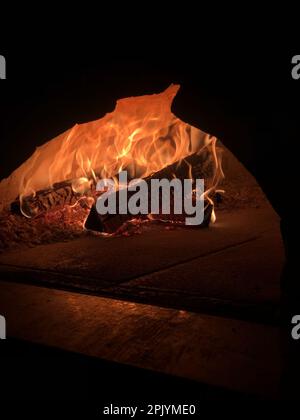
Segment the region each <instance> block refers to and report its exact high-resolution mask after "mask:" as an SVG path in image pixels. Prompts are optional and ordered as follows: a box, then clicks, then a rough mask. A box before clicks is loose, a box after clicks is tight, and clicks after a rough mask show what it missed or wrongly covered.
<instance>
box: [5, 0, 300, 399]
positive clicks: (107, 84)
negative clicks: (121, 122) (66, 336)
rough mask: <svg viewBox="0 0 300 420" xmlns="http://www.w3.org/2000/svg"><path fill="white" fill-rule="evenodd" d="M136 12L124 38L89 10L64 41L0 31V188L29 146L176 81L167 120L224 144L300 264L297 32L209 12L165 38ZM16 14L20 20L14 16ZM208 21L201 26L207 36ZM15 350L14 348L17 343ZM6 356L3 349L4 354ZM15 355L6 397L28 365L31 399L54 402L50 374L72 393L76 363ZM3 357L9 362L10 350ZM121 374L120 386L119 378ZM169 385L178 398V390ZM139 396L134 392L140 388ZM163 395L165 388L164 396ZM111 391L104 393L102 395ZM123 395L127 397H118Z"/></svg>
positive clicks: (83, 374) (106, 17)
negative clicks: (0, 65)
mask: <svg viewBox="0 0 300 420" xmlns="http://www.w3.org/2000/svg"><path fill="white" fill-rule="evenodd" d="M245 8H246V6H245ZM194 13H195V12H194ZM56 14H57V15H60V12H59V11H57V10H56ZM91 14H97V16H96V17H97V19H98V21H97V22H96V24H95V23H92V22H90V17H91V16H90V15H91ZM141 14H142V18H141V22H140V24H139V26H138V27H137V26H136V20H135V19H134V18H133V17H132V19H131V20H130V21H128V20H126V19H125V18H124V19H122V16H121V19H122V20H123V23H124V25H123V26H122V27H121V28H120V27H119V26H118V25H117V24H116V22H115V20H114V15H113V14H106V12H104V11H103V10H101V11H99V12H97V11H96V10H93V9H91V10H90V11H89V16H88V19H86V20H85V17H84V16H82V19H81V20H79V21H77V22H76V23H75V22H72V20H71V18H69V21H68V23H69V25H68V29H66V30H65V33H64V35H63V36H61V35H60V36H57V34H56V22H55V21H54V20H51V19H49V22H48V27H49V29H47V30H46V32H47V35H46V36H45V35H42V34H41V32H40V28H38V29H36V28H34V29H32V27H31V23H29V22H28V21H27V20H25V21H24V22H23V26H22V27H19V25H18V21H17V20H16V21H15V20H14V19H15V18H16V16H14V19H13V21H11V24H8V25H7V26H5V28H3V27H2V28H1V29H4V30H3V33H2V32H1V38H0V54H2V55H4V56H5V58H6V61H7V80H0V141H1V153H0V178H3V177H6V176H8V175H9V174H10V173H11V172H12V171H13V170H14V169H15V168H16V167H18V166H19V165H20V164H21V163H22V162H23V161H24V160H25V159H27V158H28V157H29V156H30V155H31V154H32V152H33V151H34V149H35V147H36V146H38V145H41V144H43V143H44V142H45V141H47V140H49V139H51V138H53V137H54V136H56V135H58V134H60V133H61V132H62V131H64V130H66V129H68V128H69V127H71V126H72V125H74V124H75V123H81V122H87V121H90V120H93V119H97V118H100V117H101V116H103V115H104V114H105V113H106V112H110V111H112V110H113V108H114V104H115V101H116V99H118V98H121V97H126V96H134V95H141V94H149V93H156V92H160V91H162V90H163V89H165V88H166V87H167V86H168V85H169V84H170V83H180V84H181V86H182V89H181V91H180V93H179V94H178V97H177V98H176V100H175V102H174V106H173V111H174V113H175V114H176V115H177V116H178V117H180V118H182V119H183V120H184V121H186V122H189V123H191V124H194V125H196V126H198V127H199V128H201V129H203V130H205V131H208V132H210V133H212V134H215V135H217V136H219V137H220V139H221V140H222V141H223V142H224V144H225V145H226V146H227V147H229V148H230V149H231V150H232V152H234V153H235V154H236V156H237V157H238V158H239V159H240V160H241V161H242V162H243V163H244V164H245V165H246V166H247V168H248V169H249V170H250V171H251V172H252V173H253V174H254V175H255V176H256V178H257V180H258V181H259V183H260V184H261V186H262V187H263V189H264V191H265V192H266V194H267V196H268V197H269V199H270V200H271V203H272V204H273V206H274V207H275V209H276V211H277V212H278V213H279V214H280V216H281V217H282V219H283V221H284V222H283V225H284V229H283V230H284V237H285V240H286V241H287V242H288V248H289V250H290V249H292V251H290V255H291V254H292V256H293V258H292V259H293V260H296V259H297V258H296V257H297V241H295V236H296V233H295V232H296V230H297V228H296V227H297V225H298V224H299V222H298V218H297V216H296V217H295V207H296V208H297V206H298V205H297V203H296V200H297V194H298V193H297V180H298V173H297V169H298V165H299V164H298V155H297V149H298V142H299V139H300V128H299V126H300V124H299V107H300V105H299V101H300V80H298V81H297V80H293V79H292V77H291V69H292V64H291V59H292V57H293V56H294V55H296V54H300V45H299V44H298V46H297V44H296V45H295V39H297V38H295V37H293V36H289V35H288V34H287V29H286V28H287V26H288V25H292V24H291V23H290V21H289V20H286V19H285V18H284V17H283V16H282V18H281V19H279V20H278V21H276V22H275V23H274V22H273V21H272V19H273V18H271V11H270V15H269V16H268V17H267V18H264V19H262V21H261V20H260V14H259V13H257V15H255V17H254V19H253V18H252V19H251V18H250V25H248V26H247V29H246V31H243V32H241V28H243V26H244V25H245V22H246V18H247V16H246V15H247V11H246V10H245V11H244V13H243V17H242V18H234V21H235V22H234V25H233V26H232V24H231V23H229V22H228V21H227V20H226V19H227V18H225V16H224V21H225V22H224V23H225V25H224V26H225V27H222V29H221V28H219V27H218V24H217V23H216V22H215V15H214V14H211V15H205V14H204V15H203V14H201V13H199V12H197V15H196V13H195V16H194V19H193V20H192V21H191V20H190V17H191V15H192V14H193V12H191V14H190V15H189V18H188V19H186V17H185V18H183V20H184V25H182V18H181V9H176V16H175V19H174V18H173V17H171V16H169V17H168V23H169V26H168V28H166V27H165V25H164V24H165V22H163V25H162V26H163V30H162V29H161V26H160V27H158V26H157V21H156V20H155V19H154V20H152V21H151V20H150V23H149V22H147V24H146V22H145V20H144V17H145V13H143V12H142V13H141ZM157 14H159V11H157ZM16 15H18V17H19V19H21V20H22V12H21V10H19V9H18V13H16ZM2 19H3V20H5V18H4V16H3V17H2ZM84 20H85V24H83V23H82V22H83V21H84ZM259 20H260V32H259V33H258V21H259ZM38 21H39V26H40V27H42V26H43V25H44V23H46V21H48V19H47V10H45V11H44V18H43V19H39V20H38ZM204 21H206V23H208V28H207V27H205V28H204V26H203V22H204ZM63 23H64V22H63ZM104 23H105V26H104ZM103 26H104V28H103ZM271 26H272V30H271ZM86 27H87V28H88V29H86ZM91 27H93V31H92V32H90V29H91ZM191 28H192V30H191ZM229 28H230V30H231V33H230V36H229V37H228V32H229ZM100 29H101V30H100ZM245 32H246V34H245ZM29 33H30V36H28V34H29ZM145 34H146V35H147V36H146V40H145ZM55 35H56V36H55ZM225 35H226V36H225ZM284 35H285V36H284ZM294 45H295V46H294ZM294 257H295V258H294ZM287 277H290V275H289V276H287ZM298 312H299V311H298ZM294 313H296V312H294ZM12 347H13V348H15V344H14V343H13V345H12ZM7 348H9V349H10V345H9V344H8V345H7ZM14 351H15V352H16V354H15V353H14V354H13V355H12V358H11V359H9V358H7V359H5V360H6V362H5V363H7V360H10V363H11V365H9V364H8V365H7V366H6V368H7V371H8V370H9V369H10V367H13V366H17V368H14V370H13V376H12V377H11V381H12V383H11V385H10V386H11V387H12V388H13V380H16V381H18V373H20V374H21V376H22V374H24V375H28V376H30V375H29V373H28V370H27V368H26V366H28V361H29V366H32V369H33V372H32V378H31V379H33V378H35V379H37V380H38V383H35V384H33V386H31V387H30V388H29V390H30V391H29V392H31V390H32V391H33V392H37V390H40V393H41V394H43V395H45V393H46V394H47V393H48V392H49V393H51V390H52V384H54V383H55V372H56V373H57V374H59V373H61V374H62V377H63V378H64V381H63V383H64V384H65V383H66V386H69V385H72V382H73V381H74V377H73V376H72V375H71V376H70V375H69V373H68V372H64V371H63V370H62V367H63V366H65V363H66V361H67V360H68V362H67V363H69V364H72V363H73V359H72V360H71V359H70V358H69V357H68V358H67V357H66V356H65V355H64V356H63V357H61V356H60V355H58V356H56V357H54V358H53V355H51V357H50V359H49V360H50V362H49V360H48V361H47V357H48V356H47V357H46V359H45V356H44V355H43V354H42V353H41V354H40V353H39V352H37V353H36V350H35V349H33V350H31V349H30V350H26V349H25V350H24V349H23V347H22V345H19V346H17V347H16V350H14ZM46 351H48V350H46ZM32 352H33V354H32ZM4 354H5V355H6V357H7V356H8V354H6V351H5V352H4ZM9 354H10V351H9ZM15 357H17V358H18V362H17V365H16V359H15ZM1 360H2V359H1ZM36 360H38V363H36V362H35V361H36ZM49 363H50V366H51V372H49V369H48V368H47V366H48V365H49ZM80 363H83V362H82V361H81V362H79V364H78V363H77V362H76V361H75V365H76V366H77V368H78V366H80ZM55 366H57V367H56V370H55ZM67 366H69V365H67ZM52 367H53V371H52ZM74 368H75V369H76V367H74ZM34 369H35V371H34ZM68 369H69V368H68ZM70 369H72V370H73V365H72V368H70ZM80 369H82V368H81V367H80V368H79V370H78V381H79V383H84V381H85V380H90V381H92V383H91V385H90V386H91V389H93V387H94V385H95V386H96V385H97V377H96V376H94V377H93V378H92V377H91V376H89V374H90V373H91V372H93V371H94V367H93V366H92V367H91V368H90V370H89V371H88V372H89V373H87V371H86V369H85V368H84V369H82V370H80ZM105 369H106V368H105ZM16 371H17V372H16ZM117 371H118V372H119V375H120V377H122V371H121V370H117ZM102 373H103V371H102ZM7 375H8V376H9V372H7ZM99 375H101V370H100V371H99ZM19 376H20V375H19ZM108 376H109V374H108ZM146 376H147V375H146ZM87 377H88V379H87ZM49 378H50V380H48V379H49ZM68 378H69V379H68ZM70 378H71V379H70ZM137 378H139V379H137ZM137 378H136V380H139V381H141V383H143V384H147V383H149V386H148V387H147V386H146V388H145V391H147V392H148V391H149V392H151V386H152V388H153V387H155V386H157V384H158V383H160V381H161V378H159V379H158V380H153V381H152V382H151V381H150V382H148V381H149V378H147V377H145V375H144V374H143V375H142V376H141V377H138V374H137ZM123 380H124V377H123ZM166 381H167V382H166V387H167V386H170V384H171V382H170V381H169V380H166ZM27 383H28V382H27V380H25V376H24V377H23V379H22V381H21V384H22V385H23V384H24V387H26V385H27ZM167 383H168V384H169V385H167ZM172 383H173V382H172ZM40 384H41V387H40ZM173 386H174V388H176V386H177V384H176V383H173ZM124 387H125V388H126V384H125V385H124ZM184 387H185V384H184V385H183V386H182V389H183V388H184ZM138 388H139V387H138V386H135V390H137V389H138ZM163 388H165V387H164V385H163V384H162V385H161V388H160V389H161V392H162V393H163ZM59 389H60V388H59ZM94 389H95V388H94ZM113 389H114V388H113V384H110V385H109V388H108V389H107V395H108V396H110V395H111V394H112V393H113ZM187 389H188V388H187ZM43 390H45V393H43ZM73 391H74V386H72V387H71V392H70V393H72V394H73V396H74V393H73ZM19 392H20V394H22V392H21V391H19ZM119 392H120V394H122V390H121V389H120V387H119ZM197 392H198V390H197ZM25 394H26V393H25ZM76 395H77V394H76V393H75V396H76ZM174 395H175V394H174ZM197 395H198V394H197ZM145 396H146V395H145V394H144V395H142V397H143V398H145ZM133 397H134V395H133ZM115 398H118V395H117V394H115ZM170 398H172V389H171V391H170Z"/></svg>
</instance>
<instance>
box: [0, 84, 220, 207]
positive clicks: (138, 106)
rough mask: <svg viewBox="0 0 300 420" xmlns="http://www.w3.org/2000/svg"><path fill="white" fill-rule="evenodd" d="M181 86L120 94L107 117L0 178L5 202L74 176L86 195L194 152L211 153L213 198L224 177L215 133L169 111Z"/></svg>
mask: <svg viewBox="0 0 300 420" xmlns="http://www.w3.org/2000/svg"><path fill="white" fill-rule="evenodd" d="M178 89H179V85H171V86H169V87H168V88H167V89H166V90H165V91H164V92H162V93H159V94H153V95H144V96H139V97H130V98H125V99H120V100H118V101H117V104H116V108H115V110H114V111H113V112H111V113H108V114H106V115H105V116H104V117H103V118H100V119H99V120H96V121H92V122H88V123H84V124H75V125H74V126H73V127H72V128H71V129H69V130H67V131H66V132H64V133H62V134H60V135H59V136H57V137H56V138H54V139H52V140H50V141H49V142H47V143H45V144H44V145H42V146H40V147H37V149H36V150H35V152H34V153H33V155H32V156H31V157H30V158H29V159H28V160H27V161H26V162H24V163H23V164H22V165H21V166H20V167H19V168H17V169H16V170H15V171H14V172H13V173H12V174H11V175H10V176H9V177H8V178H6V179H4V180H2V181H1V183H0V203H1V207H2V208H3V207H4V206H6V205H8V204H10V203H11V202H12V201H13V200H15V199H16V197H18V198H19V199H20V202H21V203H22V201H23V199H24V198H25V197H28V196H34V195H35V194H36V192H37V191H40V190H43V189H46V188H51V187H52V186H53V185H54V184H56V183H61V182H63V181H70V182H71V183H72V188H73V190H74V191H75V192H76V193H79V194H81V195H84V194H85V193H86V192H87V191H88V190H89V188H90V186H91V183H92V182H94V181H97V180H98V179H101V178H112V177H115V176H116V175H117V174H118V173H120V172H121V171H122V170H127V171H128V173H129V174H130V176H132V177H133V178H137V177H139V178H144V177H147V176H149V175H151V174H152V173H154V172H156V171H159V170H161V169H162V168H164V167H166V166H168V165H171V164H173V163H174V162H177V161H180V160H182V159H184V158H186V157H187V156H189V155H191V154H192V153H199V154H200V153H207V152H209V153H208V155H209V159H210V160H211V162H213V166H214V170H213V174H212V175H211V176H210V179H207V180H205V181H206V182H207V189H206V192H205V195H206V196H207V198H208V199H209V196H210V195H211V194H212V193H213V192H214V191H215V189H216V187H217V185H218V183H219V180H220V179H221V178H222V177H223V172H222V168H221V164H220V156H219V153H218V150H217V147H216V138H214V137H211V136H209V135H207V134H206V133H204V132H202V131H201V130H199V129H197V128H195V127H192V126H191V125H189V124H187V123H185V122H183V121H181V120H180V119H178V118H177V117H176V116H175V115H174V114H173V113H172V112H171V105H172V101H173V99H174V97H175V95H176V93H177V91H178ZM21 210H22V205H21ZM24 214H25V215H27V214H26V212H25V211H24Z"/></svg>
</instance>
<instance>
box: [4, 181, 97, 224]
mask: <svg viewBox="0 0 300 420" xmlns="http://www.w3.org/2000/svg"><path fill="white" fill-rule="evenodd" d="M80 180H82V181H81V182H80ZM84 180H85V187H83V185H84V182H83V178H79V180H77V186H78V188H77V189H76V188H75V186H74V181H73V182H72V181H64V182H59V183H56V184H54V185H53V187H52V188H47V189H45V190H40V191H37V192H36V193H35V194H34V195H30V196H27V197H22V198H19V199H17V200H15V201H14V202H13V203H12V204H11V211H12V213H22V214H23V215H24V216H26V217H29V218H33V217H37V216H41V215H43V214H45V213H46V212H48V211H51V210H56V209H59V208H62V207H64V206H73V205H75V204H76V203H77V202H79V203H80V205H81V206H82V207H86V206H87V202H86V200H84V198H86V197H87V192H88V189H89V188H91V183H90V182H89V181H88V180H86V179H84ZM80 186H81V189H80ZM89 194H91V192H90V193H89Z"/></svg>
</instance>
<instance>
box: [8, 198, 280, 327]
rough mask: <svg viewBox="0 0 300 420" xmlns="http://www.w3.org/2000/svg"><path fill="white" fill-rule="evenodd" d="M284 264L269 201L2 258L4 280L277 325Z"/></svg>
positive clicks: (21, 252) (11, 254)
mask: <svg viewBox="0 0 300 420" xmlns="http://www.w3.org/2000/svg"><path fill="white" fill-rule="evenodd" d="M283 262H284V257H283V245H282V241H281V236H280V231H279V221H278V218H277V215H276V214H275V213H274V211H273V209H272V208H271V207H270V206H265V207H264V208H260V209H253V208H252V209H247V210H246V209H244V210H234V211H231V212H221V213H220V214H219V217H218V220H217V222H216V224H215V225H212V226H211V227H210V228H208V229H179V230H165V229H161V228H154V229H151V230H150V231H148V232H144V233H143V234H142V235H133V236H130V237H113V238H103V237H83V238H79V239H74V240H71V241H68V242H60V243H52V244H47V245H40V246H36V247H34V248H27V249H23V250H18V251H7V252H6V253H4V254H2V255H1V256H0V273H1V274H0V275H1V279H2V280H9V281H13V282H15V281H18V282H25V283H26V282H27V283H34V284H36V283H37V284H41V285H47V286H51V287H55V288H63V289H71V290H77V291H84V292H87V293H96V294H100V295H107V296H111V297H117V298H124V299H126V300H137V301H142V302H145V303H150V304H159V305H163V306H168V307H176V308H184V309H188V310H193V311H202V312H203V311H208V312H213V313H221V314H224V313H225V314H227V315H230V316H233V317H238V318H250V319H252V318H253V319H255V320H256V319H259V320H260V321H265V322H275V321H276V317H277V304H278V302H279V279H280V273H281V269H282V265H283Z"/></svg>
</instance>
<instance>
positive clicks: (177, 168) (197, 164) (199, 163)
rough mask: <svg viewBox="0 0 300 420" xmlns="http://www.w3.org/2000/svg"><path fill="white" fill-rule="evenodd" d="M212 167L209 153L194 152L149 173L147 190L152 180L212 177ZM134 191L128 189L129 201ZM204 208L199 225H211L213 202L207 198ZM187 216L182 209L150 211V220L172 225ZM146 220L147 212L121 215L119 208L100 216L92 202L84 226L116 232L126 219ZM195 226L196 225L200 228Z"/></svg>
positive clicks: (106, 231)
mask: <svg viewBox="0 0 300 420" xmlns="http://www.w3.org/2000/svg"><path fill="white" fill-rule="evenodd" d="M212 171H213V167H211V162H210V159H207V156H204V155H203V154H201V155H198V154H196V153H195V154H192V155H190V156H188V157H187V158H185V159H183V160H181V161H179V162H175V163H174V164H172V165H169V166H167V167H165V168H163V169H162V170H160V171H158V172H155V173H154V174H152V175H151V176H148V177H147V178H145V179H144V180H145V181H146V182H147V184H148V190H149V191H150V183H151V180H153V179H168V180H172V179H174V177H176V178H178V179H180V180H183V179H188V178H190V177H192V179H207V178H210V177H211V176H212ZM115 194H116V208H117V209H118V208H119V206H118V202H119V192H118V191H117V192H116V193H115ZM134 194H135V191H133V192H130V191H127V200H129V199H130V197H131V196H132V195H134ZM148 200H149V203H148V204H149V205H148V208H150V200H151V196H150V194H149V195H148ZM170 200H171V202H170V208H171V210H172V208H173V195H172V191H171V197H170ZM204 207H205V211H204V220H203V223H202V224H201V225H199V226H201V227H206V226H208V225H209V222H210V218H211V214H212V211H213V205H212V204H211V203H210V202H208V201H207V200H206V201H205V203H204ZM186 217H188V215H187V214H185V213H184V212H183V214H180V215H178V214H174V213H172V211H171V213H170V214H163V213H162V212H160V213H159V214H154V215H153V214H151V219H154V220H155V221H157V222H162V223H172V224H173V225H176V224H177V225H184V224H185V218H186ZM134 218H139V219H142V220H143V219H145V218H148V215H144V214H139V215H136V216H133V215H131V214H119V213H118V211H117V214H105V215H101V214H99V213H98V212H97V210H96V206H95V205H93V206H92V208H91V211H90V213H89V216H88V218H87V220H86V222H85V228H86V229H88V230H94V231H99V232H105V233H114V232H116V231H117V230H118V229H119V228H120V227H121V226H122V225H123V224H124V223H125V222H127V221H129V220H131V219H134ZM199 226H196V227H199Z"/></svg>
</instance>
